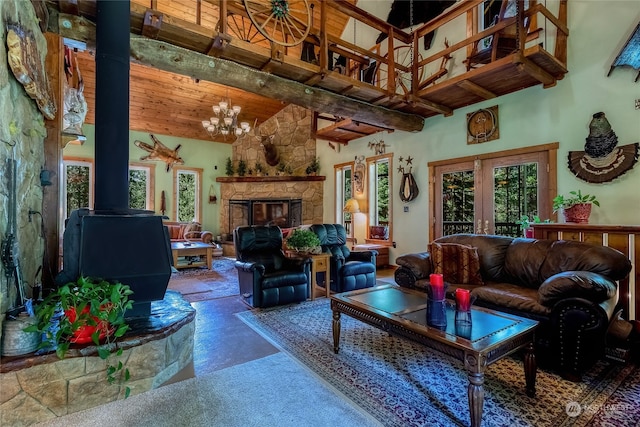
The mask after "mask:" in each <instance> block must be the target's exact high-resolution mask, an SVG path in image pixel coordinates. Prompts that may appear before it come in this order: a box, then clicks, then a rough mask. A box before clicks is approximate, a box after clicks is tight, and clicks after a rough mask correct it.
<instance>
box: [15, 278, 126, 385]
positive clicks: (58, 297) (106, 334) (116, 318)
mask: <svg viewBox="0 0 640 427" xmlns="http://www.w3.org/2000/svg"><path fill="white" fill-rule="evenodd" d="M131 294H133V291H132V290H131V289H130V288H129V286H128V285H124V284H122V283H120V282H109V281H106V280H102V279H98V278H89V277H79V278H78V280H77V281H76V282H70V283H67V284H65V285H63V286H61V287H60V288H58V289H56V290H55V291H53V292H51V293H50V294H49V295H47V297H46V298H44V299H43V300H42V301H41V302H39V303H38V304H37V305H36V308H35V314H36V317H37V319H38V323H37V324H35V325H33V326H30V327H29V328H27V329H26V330H27V331H28V332H40V333H41V334H42V336H43V340H42V343H41V344H40V347H41V348H45V349H55V351H56V354H57V355H58V357H59V358H60V359H64V357H65V355H66V353H67V351H68V350H69V346H70V345H71V344H88V343H91V342H93V344H95V345H96V346H97V352H98V356H99V357H100V358H101V359H103V360H107V359H109V357H110V356H111V355H115V356H121V355H122V349H121V348H118V349H116V346H115V342H116V341H117V340H118V338H120V337H122V336H123V335H124V334H125V332H127V330H128V329H129V325H127V323H126V321H125V318H124V314H125V312H126V311H127V310H129V309H131V308H132V307H133V301H132V300H130V299H129V296H130V295H131ZM118 374H120V375H118ZM116 375H118V377H119V378H121V379H122V380H124V381H127V380H128V379H129V376H130V374H129V370H128V369H126V368H124V366H123V364H122V362H120V361H118V362H117V364H115V365H111V364H109V363H108V366H107V380H108V381H109V383H114V382H115V381H116V380H117V379H118V378H117V377H116ZM130 392H131V390H130V388H129V387H126V389H125V396H126V397H128V396H129V394H130Z"/></svg>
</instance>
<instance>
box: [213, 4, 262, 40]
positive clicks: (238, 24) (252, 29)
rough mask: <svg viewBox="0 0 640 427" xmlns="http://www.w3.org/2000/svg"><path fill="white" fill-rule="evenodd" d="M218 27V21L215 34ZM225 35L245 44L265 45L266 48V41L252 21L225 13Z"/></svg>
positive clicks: (241, 16)
mask: <svg viewBox="0 0 640 427" xmlns="http://www.w3.org/2000/svg"><path fill="white" fill-rule="evenodd" d="M220 27H221V25H220V21H218V23H217V24H216V31H217V32H220ZM227 33H228V34H229V35H230V36H233V37H235V38H237V39H240V40H243V41H245V42H247V43H252V44H263V43H266V44H267V47H268V40H267V39H266V38H265V37H264V36H263V35H262V33H261V32H260V31H259V30H258V28H257V27H256V26H255V25H253V21H251V20H250V19H249V18H247V17H246V16H243V15H239V14H237V13H232V12H229V13H227Z"/></svg>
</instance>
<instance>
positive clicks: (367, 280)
mask: <svg viewBox="0 0 640 427" xmlns="http://www.w3.org/2000/svg"><path fill="white" fill-rule="evenodd" d="M311 230H312V231H313V232H314V233H316V234H317V235H318V237H319V238H320V246H321V247H322V252H328V253H330V254H331V261H330V263H331V290H332V291H334V292H347V291H353V290H355V289H363V288H370V287H372V286H375V284H376V256H377V255H378V251H374V250H371V251H351V250H349V248H348V247H347V233H346V232H345V229H344V227H343V226H342V225H341V224H313V225H312V226H311Z"/></svg>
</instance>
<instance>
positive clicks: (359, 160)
mask: <svg viewBox="0 0 640 427" xmlns="http://www.w3.org/2000/svg"><path fill="white" fill-rule="evenodd" d="M355 160H356V162H355V166H354V168H353V189H354V191H355V192H356V194H363V193H364V174H365V170H366V168H365V166H364V156H356V158H355Z"/></svg>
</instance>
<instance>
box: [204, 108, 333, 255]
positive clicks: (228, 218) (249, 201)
mask: <svg viewBox="0 0 640 427" xmlns="http://www.w3.org/2000/svg"><path fill="white" fill-rule="evenodd" d="M255 132H256V134H257V135H261V134H264V135H270V134H273V133H274V132H275V133H276V137H275V138H274V140H273V143H274V145H275V146H276V148H277V150H278V154H279V157H280V163H281V167H280V168H278V167H276V166H269V165H267V164H266V159H265V155H264V153H263V150H262V147H261V144H260V137H259V136H256V135H247V136H246V137H244V138H239V139H238V140H237V141H235V142H234V143H233V158H232V159H231V160H232V162H233V165H234V168H235V170H238V164H239V162H240V161H243V162H244V163H245V164H246V166H247V170H248V171H250V173H247V174H245V175H244V176H228V177H218V178H216V181H217V182H219V183H220V199H221V206H220V229H221V233H222V235H223V236H224V237H226V238H227V239H226V240H227V241H230V240H231V239H232V232H233V229H234V228H235V227H237V226H239V225H250V224H253V222H252V220H253V219H254V218H252V217H251V210H248V209H245V208H243V207H242V206H248V207H250V206H253V204H254V201H261V202H259V203H266V204H269V205H270V204H271V202H275V201H281V202H282V201H286V203H287V209H289V214H290V213H291V209H294V206H292V205H291V201H299V203H300V204H299V207H298V205H297V204H296V205H295V209H299V219H298V217H296V219H295V221H293V222H292V221H291V219H290V218H288V219H287V223H286V226H296V225H300V224H313V223H321V222H322V221H323V195H324V193H323V192H324V180H325V177H324V176H307V175H306V173H305V169H306V168H307V166H308V165H309V164H310V163H311V162H312V161H313V160H314V159H315V158H316V140H315V137H314V132H313V113H312V112H311V111H309V110H307V109H304V108H302V107H298V106H295V105H289V106H287V107H285V108H284V109H282V111H280V112H279V113H278V114H276V115H275V116H274V117H272V118H270V119H269V120H267V121H266V122H264V123H262V124H261V125H260V126H259V127H258V129H257V130H256V131H255ZM258 163H259V164H260V165H262V166H263V171H261V172H260V173H257V172H256V170H257V168H256V164H258ZM283 167H284V168H285V172H283V171H281V170H279V169H282V168H283ZM296 203H297V202H296ZM263 207H264V208H265V211H264V213H266V209H267V205H263ZM272 207H273V206H270V207H269V208H272ZM271 221H272V223H273V224H274V225H279V226H282V225H281V224H279V223H277V222H278V219H277V218H272V220H271ZM280 221H281V220H280ZM259 222H260V221H258V222H256V224H258V223H259ZM267 222H269V221H267ZM223 240H225V239H223ZM233 253H234V251H233V248H232V247H231V245H228V247H226V248H225V255H233Z"/></svg>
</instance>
